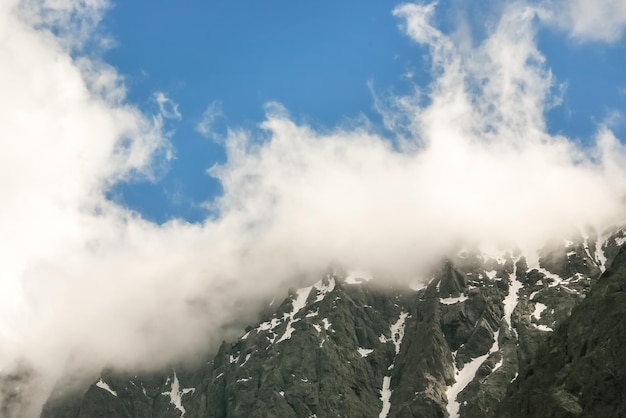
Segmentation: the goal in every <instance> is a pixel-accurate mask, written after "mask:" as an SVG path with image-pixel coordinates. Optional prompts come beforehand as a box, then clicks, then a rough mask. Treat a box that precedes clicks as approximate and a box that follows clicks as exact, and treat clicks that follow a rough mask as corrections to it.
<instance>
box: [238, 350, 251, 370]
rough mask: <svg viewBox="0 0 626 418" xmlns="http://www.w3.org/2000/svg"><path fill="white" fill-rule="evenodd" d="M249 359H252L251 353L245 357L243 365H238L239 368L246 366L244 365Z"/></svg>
mask: <svg viewBox="0 0 626 418" xmlns="http://www.w3.org/2000/svg"><path fill="white" fill-rule="evenodd" d="M250 357H252V353H250V354H248V355H246V358H245V359H244V361H243V363H241V364H240V365H239V367H243V366H245V365H246V363H247V362H248V360H250Z"/></svg>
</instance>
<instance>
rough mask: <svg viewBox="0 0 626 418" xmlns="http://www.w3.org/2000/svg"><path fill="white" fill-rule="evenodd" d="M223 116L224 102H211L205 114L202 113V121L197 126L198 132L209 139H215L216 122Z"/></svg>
mask: <svg viewBox="0 0 626 418" xmlns="http://www.w3.org/2000/svg"><path fill="white" fill-rule="evenodd" d="M223 115H224V113H223V111H222V102H220V101H219V100H215V101H213V102H211V103H210V104H209V105H208V106H207V108H206V110H205V111H204V113H202V120H200V122H198V124H197V125H196V131H198V132H199V133H200V134H201V135H202V136H205V137H207V138H215V133H214V132H213V128H214V125H215V122H216V121H217V119H218V118H220V117H222V116H223Z"/></svg>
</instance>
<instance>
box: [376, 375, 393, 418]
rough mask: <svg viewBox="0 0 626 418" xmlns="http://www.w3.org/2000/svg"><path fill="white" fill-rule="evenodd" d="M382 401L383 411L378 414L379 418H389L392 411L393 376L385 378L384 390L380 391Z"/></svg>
mask: <svg viewBox="0 0 626 418" xmlns="http://www.w3.org/2000/svg"><path fill="white" fill-rule="evenodd" d="M380 400H381V401H383V409H382V410H381V411H380V414H378V418H387V415H388V414H389V410H390V409H391V376H385V377H384V378H383V388H382V389H381V391H380Z"/></svg>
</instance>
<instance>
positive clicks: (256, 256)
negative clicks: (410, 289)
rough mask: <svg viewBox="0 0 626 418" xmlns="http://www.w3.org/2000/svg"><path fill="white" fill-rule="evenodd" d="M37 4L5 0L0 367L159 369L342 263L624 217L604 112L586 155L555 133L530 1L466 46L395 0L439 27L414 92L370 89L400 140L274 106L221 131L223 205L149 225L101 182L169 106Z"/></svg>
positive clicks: (153, 151)
mask: <svg viewBox="0 0 626 418" xmlns="http://www.w3.org/2000/svg"><path fill="white" fill-rule="evenodd" d="M13 4H14V5H15V4H17V3H13ZM41 4H44V3H36V2H29V3H22V6H23V7H22V12H21V13H22V14H21V15H19V16H18V15H16V13H15V12H14V11H13V9H12V8H10V7H6V5H2V6H0V12H1V15H0V19H1V21H2V24H0V38H3V39H7V41H6V42H3V43H0V68H2V76H1V77H0V91H3V95H2V98H1V99H0V135H1V138H2V153H0V190H2V194H3V204H2V205H1V206H0V277H1V278H2V279H1V280H0V370H7V369H8V368H10V366H11V365H12V364H13V363H14V362H16V361H17V360H19V359H25V360H26V361H27V362H28V363H29V364H31V365H32V366H33V367H35V368H36V369H37V370H38V371H39V372H40V373H41V375H42V376H44V377H47V378H50V379H53V378H54V377H55V376H56V375H58V373H61V372H64V371H67V370H65V369H64V368H65V367H70V366H68V364H69V365H71V367H72V368H75V369H83V371H88V372H93V371H95V370H97V369H98V368H99V367H100V366H101V365H102V364H104V363H107V364H109V365H111V366H113V367H156V366H159V365H163V364H165V363H166V362H168V361H171V360H172V359H175V358H180V357H181V356H187V355H193V354H197V353H198V352H201V351H202V350H203V349H205V348H206V347H214V346H215V345H216V344H219V343H220V342H221V340H222V339H224V338H228V337H230V336H232V335H235V334H236V332H238V331H239V326H240V325H241V322H246V321H252V320H253V319H254V318H255V315H256V312H257V308H259V307H260V306H261V305H262V304H263V303H264V302H265V300H267V299H270V298H271V297H272V296H275V295H281V294H284V291H285V289H286V288H287V287H289V286H297V285H298V284H300V282H299V281H302V280H304V281H306V280H307V279H309V278H311V279H312V278H315V279H317V277H316V276H317V275H318V274H319V273H320V272H321V271H323V270H325V269H326V268H328V266H330V265H333V264H342V265H344V266H345V267H347V268H352V269H362V270H368V271H371V272H380V273H384V275H385V276H389V277H398V278H403V277H406V278H410V279H413V278H414V276H415V275H416V274H418V272H419V271H420V269H422V268H425V267H427V266H428V265H429V264H430V263H431V262H432V261H433V259H435V258H437V257H439V256H441V255H443V254H446V253H447V252H448V251H449V250H451V247H453V246H454V245H455V244H456V243H458V242H459V241H470V242H480V243H498V242H502V241H507V242H511V241H512V242H516V243H518V244H520V245H524V246H525V247H530V248H532V247H533V246H537V245H539V244H540V243H541V244H542V243H543V240H545V239H546V238H548V237H550V236H552V235H554V234H560V233H562V232H563V231H564V230H568V229H569V228H570V227H572V226H578V225H583V224H587V223H590V224H592V225H596V226H598V227H602V226H605V225H607V224H609V223H611V222H614V221H615V220H616V219H619V218H620V217H622V216H623V215H624V207H623V203H622V196H623V195H624V192H625V190H624V188H625V186H624V185H625V184H626V173H625V169H626V150H624V146H623V145H622V144H621V143H620V142H619V141H618V140H617V139H616V138H615V136H614V135H613V134H612V133H611V131H610V130H608V129H607V128H601V129H600V130H599V133H598V146H597V147H596V148H595V149H594V152H593V154H592V155H587V154H585V153H583V152H582V151H581V150H580V149H579V148H577V146H576V144H575V143H574V142H570V141H568V140H567V138H564V137H560V136H551V135H549V134H548V133H547V132H546V129H545V121H544V116H543V114H544V110H545V108H546V106H547V105H549V104H550V103H552V98H551V96H550V95H551V93H550V92H551V88H552V85H553V80H552V76H551V73H550V71H549V70H548V69H547V68H546V67H545V64H544V58H543V56H542V54H541V53H540V51H538V49H537V46H536V44H535V41H534V24H533V22H534V19H535V17H536V16H537V13H539V12H538V10H536V9H534V8H528V7H521V6H511V7H509V8H507V9H506V11H505V13H504V15H503V16H502V18H501V20H500V23H499V24H498V25H497V26H495V27H494V28H493V30H492V32H491V33H490V35H489V36H488V37H487V38H486V39H485V40H484V41H483V42H481V43H480V44H479V45H477V46H476V47H473V48H471V47H468V48H465V49H463V50H459V49H458V48H456V47H455V44H454V42H452V41H451V40H450V39H449V38H448V37H447V35H446V34H444V33H442V32H441V31H439V30H438V29H436V28H435V27H433V26H432V25H431V20H430V17H431V16H432V14H433V13H434V6H415V5H405V6H400V7H399V8H397V9H396V11H395V13H396V15H397V16H398V17H400V18H402V19H404V20H405V21H406V26H405V27H406V31H407V35H408V36H411V37H412V38H414V39H415V40H416V41H417V42H421V43H424V44H426V45H427V46H429V48H430V51H431V54H432V55H433V71H432V75H433V77H434V81H433V83H432V85H431V86H430V87H429V89H428V90H424V91H422V92H421V93H419V94H422V95H426V96H428V98H429V100H428V101H426V103H427V104H425V105H423V104H421V103H423V101H422V100H419V98H416V96H417V94H418V93H416V96H408V97H398V98H395V100H394V105H393V106H392V107H387V108H385V107H384V105H382V104H380V103H379V106H381V109H383V110H384V111H385V112H387V114H388V116H389V118H388V119H387V120H388V121H390V123H389V124H388V126H389V127H390V128H391V129H394V130H395V132H401V133H402V141H403V144H402V145H403V146H401V147H394V146H393V145H392V144H391V142H390V141H389V140H387V139H386V138H381V137H380V136H378V135H376V134H373V133H371V132H369V131H368V129H367V127H363V128H358V127H357V128H351V129H335V130H334V131H324V132H318V131H315V130H314V129H313V128H311V127H309V126H306V125H298V124H296V123H294V122H293V121H292V120H291V119H290V118H289V116H288V114H287V112H286V111H285V110H284V109H283V108H282V107H280V106H279V105H277V104H270V105H269V106H268V107H267V119H266V120H265V122H263V124H262V129H263V130H264V131H265V133H264V134H263V135H261V136H262V137H263V139H262V140H258V138H256V137H255V136H254V134H252V133H250V132H246V131H242V130H239V129H236V128H232V129H231V130H230V131H229V134H228V137H227V138H226V140H225V147H226V152H227V160H226V162H225V163H224V164H223V165H221V166H218V167H214V168H212V169H211V173H212V174H213V175H215V176H216V177H217V178H219V180H220V181H221V182H222V185H223V187H224V194H223V196H222V197H220V198H219V199H218V200H217V201H216V202H213V205H214V207H215V209H216V210H217V214H216V215H215V216H214V217H212V218H209V219H207V220H205V222H203V223H201V224H196V225H191V224H187V223H185V222H182V221H176V220H173V221H171V222H169V223H166V224H164V225H162V226H159V225H156V224H153V223H150V222H148V221H145V220H143V219H141V218H140V217H139V216H138V215H136V214H133V213H132V212H130V211H128V210H126V209H124V208H122V207H119V206H117V205H116V204H114V203H112V202H110V201H107V200H106V199H105V197H104V195H105V192H106V190H107V189H108V188H109V187H110V186H111V185H112V184H114V183H115V182H117V181H120V180H123V179H126V178H128V177H129V176H133V175H136V174H137V173H140V174H141V173H143V174H144V175H145V173H148V174H149V172H150V170H151V167H153V166H154V164H155V158H158V156H159V155H160V153H162V152H163V151H165V152H166V153H167V150H168V149H169V148H168V144H167V141H166V140H165V139H164V137H163V133H162V123H163V122H162V120H161V119H160V118H159V115H156V116H155V115H146V114H143V113H141V112H140V111H139V110H138V109H137V108H135V107H133V106H131V105H129V104H128V103H127V102H126V100H125V91H124V86H123V82H122V80H121V79H120V77H119V76H118V75H117V73H116V71H115V69H114V68H111V67H110V66H106V65H104V64H102V63H100V62H98V61H97V60H93V59H89V58H86V57H82V58H79V59H72V58H71V57H70V50H74V51H75V50H76V48H78V49H80V48H79V47H80V42H81V40H82V39H84V38H85V36H86V35H85V34H84V32H83V29H82V28H83V27H84V25H82V24H80V23H77V24H76V28H77V29H76V31H75V36H74V37H72V36H73V35H72V33H73V32H67V33H64V34H63V35H62V36H63V38H62V40H61V41H60V40H59V39H58V38H56V37H55V36H53V35H52V33H51V32H50V31H49V30H47V28H46V26H45V25H44V26H37V29H35V28H34V27H33V24H32V21H31V20H24V19H25V18H24V17H23V16H24V13H25V12H24V10H25V9H24V8H25V7H26V6H28V7H31V8H32V10H31V11H30V14H28V15H29V16H30V15H33V16H37V15H38V14H40V13H41V11H40V10H39V9H38V8H39V7H42V6H41ZM45 4H48V3H45ZM49 4H53V3H49ZM54 4H59V5H64V7H65V6H67V7H69V9H62V10H74V7H78V8H79V9H80V7H86V9H84V10H83V9H80V10H83V11H82V12H81V13H82V14H85V15H86V16H88V17H87V20H88V24H89V25H91V23H89V22H92V21H98V20H99V19H98V16H99V15H98V13H101V10H103V9H102V5H103V3H101V2H95V3H93V4H92V6H91V7H92V8H91V9H89V7H88V6H89V5H90V4H91V3H89V2H86V1H82V2H80V1H77V2H71V1H69V0H67V1H65V2H58V3H54ZM77 5H78V6H77ZM79 6H80V7H79ZM66 13H70V14H71V13H73V12H66ZM92 14H93V15H92ZM20 16H21V17H20ZM55 19H57V21H63V19H64V17H63V14H62V13H61V15H60V17H58V18H55ZM59 19H60V20H59ZM77 45H78V46H77ZM155 99H156V100H157V103H160V104H162V105H163V108H162V109H161V113H162V114H163V115H165V114H169V115H173V116H174V117H176V115H177V114H179V112H178V111H177V110H176V106H175V105H174V104H173V103H171V102H170V101H169V99H167V97H165V95H163V96H160V95H159V94H158V93H157V95H156V96H155ZM215 106H216V107H215V108H212V107H211V106H210V107H209V110H210V111H209V112H208V115H209V117H208V120H209V122H211V118H212V117H214V116H216V115H217V110H218V107H217V105H215ZM209 122H208V123H207V127H206V132H210V131H211V128H210V125H211V123H209ZM620 220H621V219H620ZM42 396H43V395H42Z"/></svg>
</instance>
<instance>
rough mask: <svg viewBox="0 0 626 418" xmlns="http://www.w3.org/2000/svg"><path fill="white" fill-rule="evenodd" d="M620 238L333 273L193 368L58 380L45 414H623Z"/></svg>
mask: <svg viewBox="0 0 626 418" xmlns="http://www.w3.org/2000/svg"><path fill="white" fill-rule="evenodd" d="M624 240H625V239H624V233H623V232H621V231H618V232H616V233H613V234H612V235H610V236H605V237H601V238H597V237H595V236H593V235H591V236H579V237H575V238H572V239H571V240H565V241H559V242H555V243H551V244H550V245H548V246H546V248H544V249H543V250H542V251H541V252H540V254H539V257H533V259H531V258H530V257H527V256H525V255H524V254H522V253H520V252H515V251H504V252H493V253H485V252H482V251H472V250H463V251H460V252H459V253H457V254H456V255H455V256H453V257H450V258H448V259H446V260H444V261H442V263H441V264H440V266H439V267H438V268H436V269H435V270H434V271H433V274H432V278H430V277H429V278H428V279H430V280H428V282H427V283H428V284H427V285H425V287H422V288H420V289H410V288H402V287H385V286H382V285H379V283H378V281H377V280H376V279H375V278H374V279H373V280H367V279H368V278H367V277H363V275H359V274H340V273H334V274H329V275H328V276H327V277H324V278H323V279H322V280H320V281H319V282H317V283H315V284H312V285H311V286H309V287H305V288H302V289H297V290H293V291H292V292H290V294H289V296H288V297H287V298H286V299H285V300H284V301H283V302H282V303H281V304H272V305H271V306H269V307H268V310H267V313H266V315H265V317H264V318H263V319H262V320H261V321H260V322H259V323H258V324H254V325H252V326H250V327H248V328H247V329H246V331H245V333H244V334H243V335H242V336H241V337H240V338H239V339H238V340H237V341H233V342H224V343H223V344H222V346H221V347H220V349H219V351H218V352H217V353H216V354H215V356H214V357H213V358H211V359H207V361H206V362H204V363H203V364H201V365H196V366H193V367H190V366H189V365H187V366H178V367H172V368H171V369H169V370H166V371H163V372H162V373H154V374H151V375H125V374H123V373H120V372H116V371H111V370H105V371H103V373H102V375H101V376H100V377H99V378H98V379H97V380H94V381H93V382H92V384H90V385H86V386H83V387H78V388H76V387H71V386H68V385H66V384H63V383H60V384H59V385H58V386H57V388H56V389H55V391H54V393H53V394H52V396H51V398H50V400H49V401H48V403H47V404H46V405H45V407H44V410H43V412H42V414H41V417H42V418H95V417H107V418H113V417H116V418H121V417H127V418H143V417H146V418H148V417H177V418H178V417H186V418H196V417H215V418H218V417H219V418H225V417H319V418H321V417H447V416H453V417H458V416H460V417H496V416H501V417H508V416H511V417H513V416H520V417H521V416H524V417H540V416H554V417H561V416H562V417H566V416H578V415H580V416H590V417H591V416H595V417H600V416H621V415H620V413H624V412H626V407H625V404H624V399H625V398H624V397H623V396H622V393H623V392H624V389H626V388H625V385H624V378H625V374H624V371H625V370H626V364H624V360H623V357H622V356H621V355H620V354H621V353H620V348H621V346H623V344H622V342H626V341H625V340H626V334H625V331H624V330H625V329H626V328H625V327H624V326H623V325H622V324H621V321H622V320H623V318H624V312H625V311H624V310H625V309H626V300H623V299H624V286H626V284H625V283H626V253H625V252H624V250H622V251H621V252H619V254H618V251H619V247H620V246H621V245H622V244H623V242H624ZM613 260H614V262H613ZM607 266H608V270H607V272H606V274H604V275H603V276H602V277H601V278H600V279H598V277H599V276H600V274H601V272H602V271H603V270H604V269H605V267H607ZM381 283H382V281H381ZM590 289H592V290H591V291H590ZM587 295H588V297H587ZM275 305H278V306H275ZM570 315H571V316H570Z"/></svg>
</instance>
